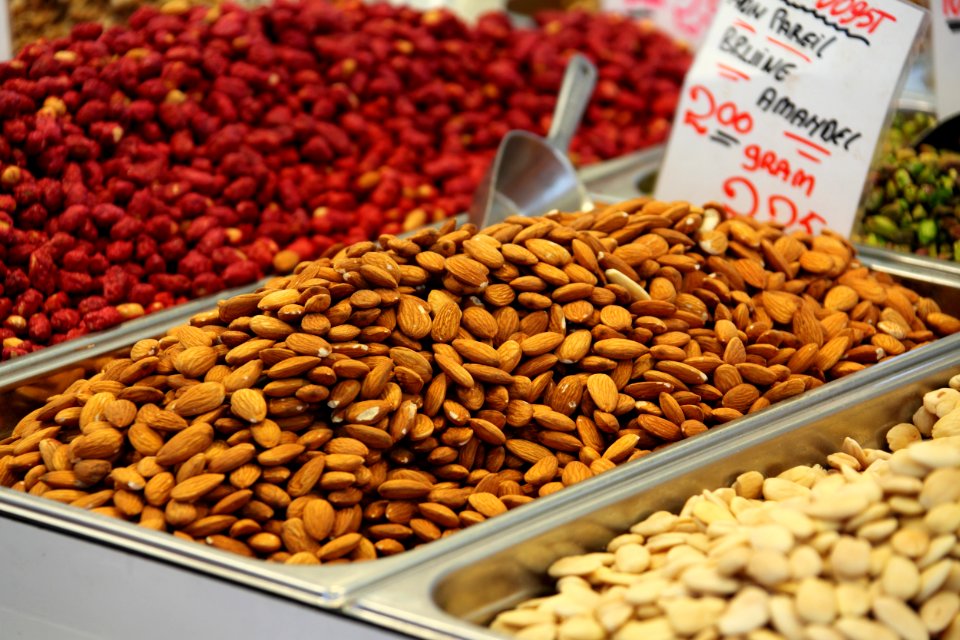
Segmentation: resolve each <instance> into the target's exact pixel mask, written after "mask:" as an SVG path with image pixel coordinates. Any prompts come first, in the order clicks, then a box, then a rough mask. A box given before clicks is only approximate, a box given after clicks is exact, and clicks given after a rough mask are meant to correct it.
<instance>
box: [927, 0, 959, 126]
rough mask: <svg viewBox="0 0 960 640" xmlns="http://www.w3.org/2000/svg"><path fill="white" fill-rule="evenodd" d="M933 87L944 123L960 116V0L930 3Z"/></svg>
mask: <svg viewBox="0 0 960 640" xmlns="http://www.w3.org/2000/svg"><path fill="white" fill-rule="evenodd" d="M930 18H931V19H932V21H933V25H932V26H931V31H932V32H933V86H934V90H935V93H936V102H937V115H938V116H939V117H940V119H941V120H946V119H947V118H949V117H950V116H953V115H956V114H958V113H960V77H958V76H957V63H958V62H960V0H931V2H930Z"/></svg>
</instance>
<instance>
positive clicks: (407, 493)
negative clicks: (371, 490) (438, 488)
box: [377, 480, 433, 500]
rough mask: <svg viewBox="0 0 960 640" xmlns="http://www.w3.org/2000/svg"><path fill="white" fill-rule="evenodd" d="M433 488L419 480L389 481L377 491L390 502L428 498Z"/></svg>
mask: <svg viewBox="0 0 960 640" xmlns="http://www.w3.org/2000/svg"><path fill="white" fill-rule="evenodd" d="M432 488H433V487H431V486H430V485H429V484H427V483H425V482H420V481H417V480H387V481H386V482H384V483H382V484H381V485H380V486H379V487H377V491H378V492H379V494H380V495H381V497H384V498H386V499H388V500H411V499H415V498H422V497H424V496H426V495H427V494H428V493H430V490H431V489H432Z"/></svg>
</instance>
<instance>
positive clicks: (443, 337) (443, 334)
mask: <svg viewBox="0 0 960 640" xmlns="http://www.w3.org/2000/svg"><path fill="white" fill-rule="evenodd" d="M462 317H463V313H462V312H461V310H460V306H459V305H457V304H454V303H452V302H449V303H447V304H444V305H442V306H441V307H440V309H439V310H438V311H437V312H436V314H435V315H434V318H433V325H432V328H431V330H430V337H431V338H433V341H434V342H450V341H451V340H453V339H454V338H456V337H457V334H458V333H459V331H460V320H461V318H462ZM408 335H409V334H408ZM411 337H412V336H411Z"/></svg>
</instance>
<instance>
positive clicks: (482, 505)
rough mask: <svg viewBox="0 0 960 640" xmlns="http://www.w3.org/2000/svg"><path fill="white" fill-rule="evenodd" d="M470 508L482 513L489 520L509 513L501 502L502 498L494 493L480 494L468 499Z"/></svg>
mask: <svg viewBox="0 0 960 640" xmlns="http://www.w3.org/2000/svg"><path fill="white" fill-rule="evenodd" d="M467 502H469V503H470V506H471V507H473V508H474V509H476V510H477V512H479V513H482V514H483V515H484V516H486V517H488V518H492V517H494V516H498V515H500V514H501V513H506V512H507V507H506V506H505V505H504V504H503V502H501V501H500V498H498V497H497V496H495V495H493V494H492V493H486V492H478V493H474V494H472V495H471V496H470V497H469V498H467Z"/></svg>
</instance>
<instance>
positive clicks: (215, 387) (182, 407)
mask: <svg viewBox="0 0 960 640" xmlns="http://www.w3.org/2000/svg"><path fill="white" fill-rule="evenodd" d="M225 396H226V389H225V388H224V386H223V385H222V384H220V383H219V382H201V383H200V384H195V385H193V386H191V387H188V388H187V389H186V391H184V392H183V394H181V395H180V396H179V397H177V399H176V400H175V401H174V403H173V404H172V405H171V407H172V409H173V411H175V412H176V413H177V414H178V415H181V416H197V415H200V414H201V413H206V412H207V411H213V410H214V409H216V408H217V407H219V406H220V405H221V404H223V399H224V397H225Z"/></svg>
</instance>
